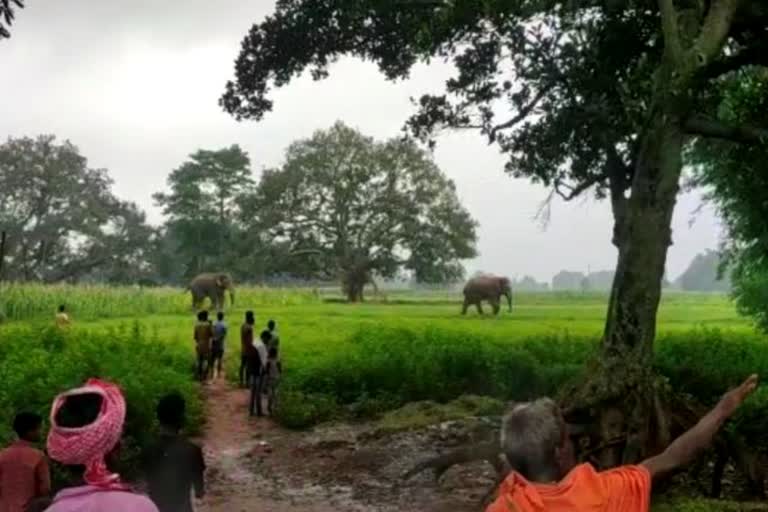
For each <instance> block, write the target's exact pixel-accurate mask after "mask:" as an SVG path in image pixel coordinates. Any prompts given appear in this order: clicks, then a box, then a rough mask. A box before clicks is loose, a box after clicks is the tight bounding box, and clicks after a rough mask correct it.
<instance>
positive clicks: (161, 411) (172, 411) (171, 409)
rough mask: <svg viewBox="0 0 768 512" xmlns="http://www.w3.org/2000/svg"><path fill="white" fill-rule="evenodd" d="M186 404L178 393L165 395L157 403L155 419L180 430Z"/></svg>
mask: <svg viewBox="0 0 768 512" xmlns="http://www.w3.org/2000/svg"><path fill="white" fill-rule="evenodd" d="M186 409H187V404H186V401H185V400H184V397H183V396H181V395H180V394H179V393H171V394H169V395H165V396H164V397H162V398H161V399H160V401H159V402H158V404H157V420H158V421H159V422H160V424H161V425H163V426H165V427H170V428H173V429H176V430H180V429H181V428H182V427H183V426H184V420H185V415H186Z"/></svg>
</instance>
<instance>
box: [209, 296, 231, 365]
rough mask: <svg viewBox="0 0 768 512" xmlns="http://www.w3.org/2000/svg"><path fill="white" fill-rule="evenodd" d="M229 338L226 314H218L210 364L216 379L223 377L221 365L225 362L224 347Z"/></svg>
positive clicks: (214, 327)
mask: <svg viewBox="0 0 768 512" xmlns="http://www.w3.org/2000/svg"><path fill="white" fill-rule="evenodd" d="M226 338H227V324H226V322H224V313H222V312H221V311H219V312H218V313H217V314H216V322H214V324H213V341H212V342H211V360H210V362H209V363H208V365H209V367H210V372H211V373H212V374H213V373H214V372H215V375H214V376H215V377H221V365H222V361H223V360H224V346H225V341H226Z"/></svg>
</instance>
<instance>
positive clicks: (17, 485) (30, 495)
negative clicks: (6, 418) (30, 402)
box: [0, 412, 51, 512]
mask: <svg viewBox="0 0 768 512" xmlns="http://www.w3.org/2000/svg"><path fill="white" fill-rule="evenodd" d="M42 427H43V418H42V417H40V415H38V414H34V413H30V412H22V413H19V414H17V415H16V418H15V419H14V420H13V430H14V431H15V432H16V435H17V436H18V440H17V441H16V442H14V443H13V444H11V445H10V446H9V447H8V448H6V449H5V450H3V451H0V512H24V511H25V509H26V507H27V506H28V505H29V504H30V503H31V502H32V501H33V500H35V499H37V498H42V497H45V496H47V495H48V494H49V493H50V492H51V477H50V471H49V469H48V461H47V460H46V458H45V455H44V454H43V452H42V451H41V450H38V449H37V448H35V444H37V443H39V442H40V439H41V438H42Z"/></svg>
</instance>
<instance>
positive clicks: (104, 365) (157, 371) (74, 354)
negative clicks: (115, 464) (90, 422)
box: [0, 323, 203, 469]
mask: <svg viewBox="0 0 768 512" xmlns="http://www.w3.org/2000/svg"><path fill="white" fill-rule="evenodd" d="M191 375H192V372H191V367H190V355H189V352H188V350H187V347H185V346H183V345H174V344H170V343H164V342H163V341H161V340H160V339H159V338H158V336H157V334H153V333H149V332H147V331H146V329H144V328H143V327H142V326H141V324H138V323H135V324H133V325H122V326H120V327H119V328H109V329H105V330H80V329H77V330H72V331H62V330H59V329H56V328H53V327H48V328H46V327H40V326H34V325H23V326H11V327H5V328H3V329H2V330H0V382H2V383H3V385H2V389H0V417H2V418H4V421H3V423H2V424H0V444H3V445H4V444H6V443H7V442H9V441H10V440H11V439H12V431H11V430H10V426H11V425H10V421H9V419H10V418H13V416H14V414H15V413H16V412H19V411H22V410H29V411H35V412H38V413H40V414H41V415H42V416H43V417H48V415H49V413H50V405H51V402H52V400H53V398H54V396H56V394H58V393H60V392H62V391H65V390H67V389H69V388H72V387H76V386H79V385H81V384H83V383H84V382H85V380H87V379H88V378H90V377H99V378H103V379H107V380H110V381H113V382H116V383H117V384H119V385H120V386H121V388H122V389H123V391H124V393H125V396H126V400H127V404H128V414H127V419H126V430H125V442H126V448H127V450H126V452H127V453H128V454H133V455H135V454H136V452H137V451H138V448H139V447H141V446H143V445H144V444H145V443H146V442H147V441H148V440H149V437H148V436H150V435H151V433H152V432H153V431H154V428H153V426H154V424H155V406H156V403H157V400H158V399H159V398H160V397H161V396H162V395H164V394H166V393H169V392H173V391H178V392H180V393H182V394H183V395H184V396H185V398H186V399H187V402H188V414H189V417H188V420H189V423H188V429H189V432H190V433H192V434H196V433H198V432H199V431H200V426H201V425H202V421H203V417H202V404H201V400H200V396H199V394H198V388H197V386H196V384H195V383H194V381H193V379H192V378H191ZM135 462H136V461H135V460H128V461H127V464H128V467H129V468H130V469H135Z"/></svg>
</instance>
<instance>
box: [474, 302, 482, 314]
mask: <svg viewBox="0 0 768 512" xmlns="http://www.w3.org/2000/svg"><path fill="white" fill-rule="evenodd" d="M475 306H476V307H477V312H478V313H479V314H481V315H482V314H483V301H481V300H479V301H477V302H475Z"/></svg>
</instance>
